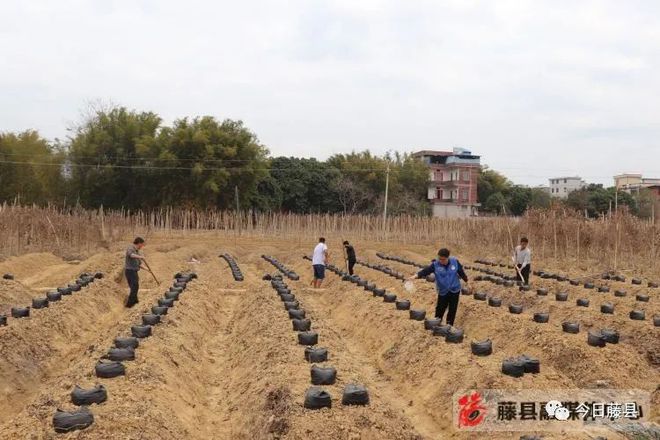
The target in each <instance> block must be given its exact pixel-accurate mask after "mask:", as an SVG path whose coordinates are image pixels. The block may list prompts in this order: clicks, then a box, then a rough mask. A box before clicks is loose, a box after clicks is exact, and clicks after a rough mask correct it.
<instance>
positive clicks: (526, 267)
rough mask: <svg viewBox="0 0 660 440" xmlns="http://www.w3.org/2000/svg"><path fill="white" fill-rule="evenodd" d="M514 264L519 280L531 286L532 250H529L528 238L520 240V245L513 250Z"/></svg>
mask: <svg viewBox="0 0 660 440" xmlns="http://www.w3.org/2000/svg"><path fill="white" fill-rule="evenodd" d="M513 264H514V265H515V268H516V274H517V275H518V279H519V280H520V281H522V283H523V284H524V285H525V286H527V285H529V273H530V271H531V269H532V250H531V249H530V248H529V240H528V239H527V237H523V238H521V239H520V245H518V246H516V248H515V249H514V250H513Z"/></svg>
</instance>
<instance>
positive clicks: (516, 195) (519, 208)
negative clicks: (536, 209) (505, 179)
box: [506, 185, 532, 215]
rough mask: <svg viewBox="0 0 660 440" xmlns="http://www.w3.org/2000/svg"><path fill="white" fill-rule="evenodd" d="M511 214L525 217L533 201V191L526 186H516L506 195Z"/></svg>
mask: <svg viewBox="0 0 660 440" xmlns="http://www.w3.org/2000/svg"><path fill="white" fill-rule="evenodd" d="M506 199H507V202H508V203H507V207H508V212H509V214H512V215H523V214H524V213H525V211H527V208H528V207H529V205H530V203H531V200H532V190H531V189H530V188H528V187H525V186H520V185H514V186H512V187H511V188H509V190H508V191H507V194H506Z"/></svg>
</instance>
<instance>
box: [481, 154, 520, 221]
mask: <svg viewBox="0 0 660 440" xmlns="http://www.w3.org/2000/svg"><path fill="white" fill-rule="evenodd" d="M511 186H512V183H511V181H509V179H507V178H506V177H505V176H504V175H502V174H500V173H498V172H497V171H495V170H491V169H489V168H488V167H487V166H485V165H484V166H483V167H481V169H480V171H479V179H478V181H477V199H478V201H479V203H481V204H482V205H483V207H484V210H486V211H489V212H500V211H501V206H500V207H498V208H497V209H495V210H493V209H490V208H489V206H491V204H489V203H488V200H489V199H490V198H491V196H493V195H494V194H497V193H499V194H500V196H502V197H504V194H506V193H507V192H508V191H509V189H510V188H511ZM498 198H499V196H498ZM493 200H495V199H493ZM505 205H506V203H505Z"/></svg>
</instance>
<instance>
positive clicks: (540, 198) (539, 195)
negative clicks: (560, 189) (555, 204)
mask: <svg viewBox="0 0 660 440" xmlns="http://www.w3.org/2000/svg"><path fill="white" fill-rule="evenodd" d="M550 205H552V197H551V196H550V193H548V191H546V190H544V189H543V188H532V190H531V199H530V201H529V208H536V209H548V208H550Z"/></svg>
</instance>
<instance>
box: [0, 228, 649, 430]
mask: <svg viewBox="0 0 660 440" xmlns="http://www.w3.org/2000/svg"><path fill="white" fill-rule="evenodd" d="M328 243H329V246H330V250H331V260H332V261H331V262H333V263H335V264H337V265H341V264H342V262H341V256H340V255H341V254H340V252H341V251H340V250H339V248H338V244H339V243H340V240H339V239H338V238H336V237H329V239H328ZM314 245H315V243H313V242H310V243H303V242H297V243H290V242H285V241H282V240H277V239H269V240H266V239H256V238H236V237H229V238H223V237H218V236H215V235H205V236H192V237H187V238H185V239H178V240H175V239H171V238H153V239H151V240H150V241H149V243H148V246H147V247H146V248H145V254H146V255H147V257H148V258H149V264H150V265H151V267H152V268H153V269H154V272H155V274H156V276H157V277H158V278H159V280H160V281H162V283H161V285H160V286H159V285H157V284H156V282H155V281H154V280H153V279H152V278H151V277H150V275H149V274H148V273H144V272H142V273H141V291H140V303H139V304H138V305H137V306H136V307H134V308H132V309H125V308H124V307H123V301H124V298H125V296H126V290H127V289H126V283H125V281H124V280H123V276H122V268H123V250H124V249H125V247H126V246H127V244H125V243H117V244H115V245H114V246H113V247H112V250H111V251H107V252H103V253H100V254H96V255H90V256H89V257H88V258H87V259H85V260H82V261H72V262H67V261H63V260H61V259H60V258H58V257H56V256H54V255H51V254H31V255H24V256H20V257H15V258H11V259H9V260H6V261H4V262H0V274H2V273H6V272H10V273H13V274H14V275H15V276H16V279H15V280H14V281H4V280H2V281H0V313H7V314H9V309H10V308H11V307H12V306H27V305H30V303H31V299H32V298H33V297H38V296H43V295H44V294H45V292H46V291H47V290H49V289H52V288H55V287H57V286H61V285H66V284H68V283H69V282H72V281H73V280H74V279H75V278H76V277H77V276H78V274H80V273H81V272H83V271H102V272H104V273H105V275H106V276H105V278H104V279H102V280H98V281H96V282H95V283H93V284H92V285H90V286H89V287H87V288H85V289H83V291H81V292H78V293H74V294H73V295H71V296H66V297H65V298H64V299H63V300H62V301H61V302H58V303H52V304H51V306H50V307H49V308H46V309H41V310H33V311H32V315H31V317H30V318H26V319H12V318H9V319H8V321H9V322H8V325H7V326H6V327H0V433H2V438H7V439H50V438H62V439H74V438H75V439H200V440H201V439H268V438H283V439H411V440H412V439H445V438H447V439H481V438H494V439H510V438H511V439H517V438H519V437H520V435H521V434H522V433H472V434H466V433H461V432H457V431H456V430H455V429H454V428H453V425H452V419H451V414H452V395H453V394H454V392H456V391H458V390H464V389H471V388H504V389H527V388H530V389H531V388H533V389H560V388H594V387H602V386H607V387H609V388H636V389H642V390H646V391H649V392H651V393H653V399H654V403H653V408H652V409H651V411H652V414H651V417H652V419H653V421H654V422H655V423H658V422H659V421H660V414H659V412H658V403H659V402H660V392H659V391H658V384H659V379H660V374H659V373H660V360H659V357H660V328H659V327H654V326H653V316H654V315H657V314H660V303H659V300H660V298H659V296H658V292H660V289H655V290H654V289H647V288H645V287H644V286H645V285H646V283H644V286H632V285H631V284H630V282H627V283H617V282H608V283H609V284H610V285H611V286H612V293H609V294H603V293H598V292H596V291H595V290H586V289H584V288H582V287H573V286H569V285H568V284H567V283H561V284H560V283H558V282H556V281H552V280H541V279H538V278H533V284H534V288H537V287H541V286H543V287H546V288H548V289H549V290H550V293H549V295H548V296H546V297H542V296H537V295H536V294H535V293H534V292H533V291H532V292H528V293H521V292H518V291H517V289H513V288H504V287H501V286H496V285H494V284H491V283H488V282H470V285H471V287H472V288H473V289H474V290H481V291H485V292H488V293H489V294H490V295H492V296H497V297H500V298H502V299H503V305H502V307H500V308H494V307H489V306H488V305H487V304H486V302H483V301H476V300H474V299H472V297H471V296H467V295H465V296H462V297H461V300H460V301H461V303H460V305H459V312H458V317H457V322H456V326H457V327H460V328H463V329H464V330H465V334H466V338H465V342H464V343H462V344H446V343H445V342H444V340H443V339H442V338H438V337H434V336H432V335H431V333H430V332H428V331H425V330H424V328H423V325H422V323H420V322H416V321H411V320H409V319H408V313H407V312H404V311H397V310H395V307H394V305H393V304H384V303H383V301H382V298H375V297H373V296H372V295H371V294H370V293H367V292H365V291H364V290H363V289H361V288H359V287H356V286H355V285H353V284H350V283H347V282H343V281H341V280H340V278H339V277H338V276H336V275H334V274H332V273H329V272H328V273H327V281H326V283H325V284H324V286H323V289H320V290H312V289H310V288H309V283H310V281H311V275H312V274H311V268H310V263H309V262H308V261H305V260H303V259H302V256H303V255H304V254H309V253H310V252H311V249H312V247H313V246H314ZM356 249H357V251H358V254H359V255H358V257H359V258H361V259H364V260H368V261H371V262H374V263H376V262H378V263H380V264H384V265H387V266H390V267H393V268H396V269H398V270H400V271H402V272H404V273H406V274H412V273H414V272H415V268H413V267H411V266H406V265H403V264H400V263H396V262H391V261H385V260H380V259H378V258H377V257H376V252H377V251H382V252H386V253H391V254H395V255H400V256H404V257H408V258H412V259H414V260H416V261H419V262H428V261H430V259H431V258H432V257H433V255H434V253H435V251H436V249H435V248H434V247H431V246H429V247H421V246H405V247H402V246H400V245H394V244H378V243H356ZM223 252H229V253H230V254H232V255H233V256H234V257H235V258H236V261H237V262H238V264H239V265H240V267H241V269H242V271H243V274H244V276H245V281H244V282H236V281H234V280H233V278H232V276H231V272H230V270H229V268H228V266H227V264H226V262H225V261H224V260H222V259H220V258H218V255H219V254H220V253H223ZM262 254H267V255H272V256H274V257H276V258H278V259H279V260H280V261H281V262H282V263H284V264H285V265H287V266H288V267H290V268H292V269H294V270H296V271H297V272H298V273H299V274H300V275H301V279H300V281H295V282H294V281H288V284H289V286H290V287H291V288H292V290H293V293H294V294H295V295H296V297H297V299H298V300H299V301H300V303H301V308H304V309H305V310H306V312H307V315H308V317H309V318H311V320H312V328H313V330H315V331H317V332H318V333H319V346H321V347H326V348H328V350H329V353H330V355H329V360H328V362H327V364H328V365H331V366H334V367H335V368H337V371H338V377H337V383H336V384H335V385H332V386H326V387H324V388H325V389H326V390H327V391H328V392H329V393H330V394H331V395H332V398H333V407H332V408H331V409H323V410H318V411H312V410H307V409H304V408H303V398H304V393H305V390H306V389H307V388H308V387H309V386H311V383H310V364H309V363H307V362H306V361H305V359H304V357H303V352H304V347H302V346H300V345H297V337H296V332H294V331H292V327H291V322H290V320H289V319H288V317H287V313H286V312H285V310H284V307H283V304H282V302H281V301H280V299H279V298H278V296H277V295H276V294H275V292H274V290H273V289H272V288H271V287H270V284H269V283H268V282H265V281H262V280H261V277H262V276H263V275H264V274H266V273H271V274H274V273H276V269H275V268H274V267H273V266H272V265H270V264H269V263H268V262H266V261H264V260H263V259H261V258H260V257H261V255H262ZM477 257H488V256H487V255H479V254H478V252H477V250H473V251H472V252H471V253H469V254H463V255H459V258H460V259H461V260H462V261H463V262H464V263H468V264H473V263H472V260H473V259H474V258H477ZM534 263H535V265H536V267H537V268H538V267H541V266H543V267H545V268H547V269H555V270H563V271H564V272H565V273H569V274H570V275H571V276H579V275H585V273H587V272H588V273H597V272H599V271H600V270H601V269H603V268H599V267H583V268H581V267H572V266H571V265H569V264H567V263H566V262H559V263H557V262H550V261H547V262H537V261H535V262H534ZM184 270H194V271H195V272H197V274H198V275H199V278H198V279H197V280H195V281H193V282H191V283H190V284H189V286H188V288H187V289H186V291H185V292H184V293H183V294H182V295H181V299H180V300H179V301H178V302H177V304H176V306H175V307H174V308H172V309H170V312H169V314H168V315H166V316H164V317H163V318H164V319H163V322H162V323H161V324H159V325H157V326H155V327H154V332H153V336H152V337H150V338H147V339H144V340H142V341H141V344H140V347H139V348H138V350H137V351H136V360H135V361H131V362H125V365H126V368H127V374H126V376H125V377H119V378H114V379H98V378H96V377H95V375H94V365H95V364H96V362H97V360H98V359H99V358H100V357H101V356H103V355H104V354H105V353H106V352H107V350H108V349H109V348H110V347H111V346H112V341H113V339H114V338H115V337H117V336H127V335H129V334H130V327H131V325H134V324H137V323H140V316H141V315H142V314H143V313H146V312H147V311H148V310H149V309H150V308H151V306H152V305H154V304H155V303H156V301H157V299H158V298H160V297H162V295H163V293H164V292H165V291H166V290H167V286H168V285H169V283H170V282H171V280H172V276H173V274H174V273H175V272H177V271H184ZM356 271H357V272H358V274H359V275H361V276H362V277H363V278H366V279H369V280H371V281H373V282H375V283H376V284H377V285H378V286H379V287H384V288H387V290H388V291H391V292H393V293H395V294H397V296H398V297H399V298H407V299H410V300H411V301H412V304H413V307H414V308H424V309H426V311H427V316H432V315H433V312H434V307H435V300H436V294H435V289H434V287H433V284H432V283H426V282H424V281H418V282H416V287H417V289H416V291H415V292H413V293H408V292H406V291H405V290H404V289H403V285H402V283H401V282H400V281H397V280H396V279H394V278H392V277H390V276H388V275H386V274H384V273H381V272H379V271H376V270H373V269H369V268H366V267H363V266H357V267H356ZM468 275H469V276H470V277H472V278H473V277H474V276H475V275H478V273H477V272H474V271H472V272H470V271H468ZM644 276H646V277H653V276H655V277H656V281H660V274H653V273H648V272H645V273H644ZM645 281H646V279H645ZM624 287H625V289H626V290H627V292H628V295H627V296H626V297H622V298H615V297H614V294H613V292H614V289H615V288H624ZM557 291H566V292H568V293H569V300H568V301H567V302H557V301H555V299H554V293H555V292H557ZM638 291H640V292H641V291H643V292H645V293H647V294H649V295H650V296H651V300H650V302H648V303H638V302H636V301H635V293H637V292H638ZM577 298H589V299H590V300H591V306H590V307H589V308H586V309H585V308H576V307H575V300H576V299H577ZM605 301H608V302H612V303H613V304H615V314H614V315H603V314H601V313H600V311H599V308H600V303H601V302H605ZM511 302H516V303H521V304H524V306H525V311H524V312H523V314H521V315H511V314H509V313H508V309H507V306H508V304H509V303H511ZM633 308H636V309H644V310H645V311H646V320H645V321H632V320H630V319H629V318H628V312H629V311H630V310H632V309H633ZM535 311H549V312H550V316H551V318H550V322H549V323H548V324H537V323H534V322H533V321H532V319H531V316H532V314H533V312H535ZM564 320H575V321H579V322H580V324H581V331H580V333H579V334H577V335H573V334H567V333H563V332H562V331H561V322H562V321H564ZM604 327H609V328H615V329H617V330H619V332H620V333H621V342H620V343H619V344H617V345H608V346H607V347H605V348H603V349H597V348H593V347H589V346H588V345H587V344H586V331H587V330H588V329H590V328H595V329H599V328H604ZM486 338H490V339H491V340H492V341H493V346H494V353H493V355H491V356H489V357H475V356H473V355H471V353H470V348H469V342H470V341H471V340H481V339H486ZM523 353H525V354H528V355H533V356H537V357H538V358H539V359H540V360H541V373H540V374H538V375H525V376H524V377H522V378H519V379H514V378H511V377H508V376H504V375H502V374H501V373H500V363H501V361H502V360H503V359H504V358H507V357H511V356H516V355H519V354H523ZM98 383H100V384H103V385H104V386H105V387H106V388H107V390H108V401H107V402H105V403H103V404H101V405H93V406H92V407H91V408H90V409H91V411H92V412H93V413H94V416H95V423H94V424H93V425H92V426H90V427H89V428H87V429H85V430H83V431H76V432H73V433H70V434H55V432H54V430H53V427H52V416H53V413H54V412H55V410H56V408H61V409H74V408H75V407H74V406H73V405H72V404H71V402H70V399H69V394H70V392H71V390H72V389H73V387H74V386H75V385H76V384H77V385H80V386H81V387H83V388H88V387H91V386H93V385H94V384H98ZM348 383H359V384H363V385H365V386H366V387H367V388H368V390H369V394H370V398H371V403H370V405H369V406H366V407H345V406H342V405H341V395H342V390H343V388H344V386H345V385H346V384H348ZM530 434H531V433H530ZM596 434H597V433H588V434H587V433H544V434H543V438H545V439H573V438H575V439H578V438H593V437H594V436H595V435H596ZM599 435H604V436H606V437H607V438H608V439H610V440H611V439H622V438H626V437H624V436H623V435H621V434H619V433H615V432H613V431H609V432H604V433H599Z"/></svg>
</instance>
